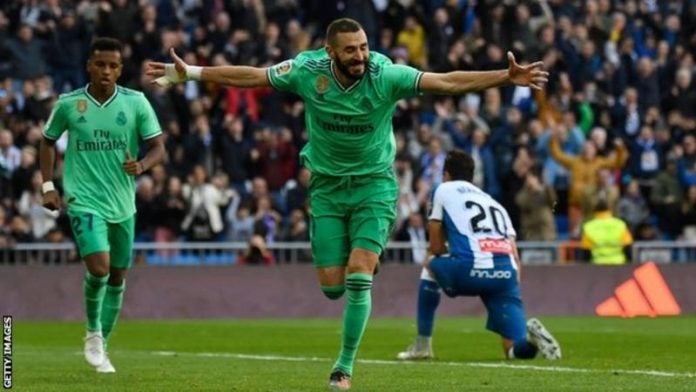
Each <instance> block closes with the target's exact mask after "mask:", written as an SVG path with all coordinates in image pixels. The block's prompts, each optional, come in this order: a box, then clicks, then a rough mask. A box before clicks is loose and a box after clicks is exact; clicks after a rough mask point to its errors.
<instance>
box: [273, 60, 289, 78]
mask: <svg viewBox="0 0 696 392" xmlns="http://www.w3.org/2000/svg"><path fill="white" fill-rule="evenodd" d="M274 68H275V75H276V76H283V75H285V74H288V73H290V70H292V60H286V61H283V62H282V63H280V64H278V65H276V66H275V67H274Z"/></svg>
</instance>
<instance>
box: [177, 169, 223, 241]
mask: <svg viewBox="0 0 696 392" xmlns="http://www.w3.org/2000/svg"><path fill="white" fill-rule="evenodd" d="M182 194H183V196H184V200H186V202H187V204H188V212H187V214H186V216H185V217H184V220H183V222H181V229H182V231H183V232H184V233H186V235H187V239H188V240H190V241H212V240H215V239H216V237H217V235H218V234H220V233H221V232H222V230H223V229H224V223H223V221H222V216H221V214H220V207H221V206H224V205H226V204H227V203H228V201H229V197H228V195H226V194H224V193H223V192H221V191H220V189H218V188H217V187H215V186H214V185H213V184H211V183H210V182H208V173H207V172H206V170H205V168H204V167H203V166H202V165H195V166H194V167H193V171H192V173H191V176H190V178H189V181H188V184H186V185H184V187H183V191H182Z"/></svg>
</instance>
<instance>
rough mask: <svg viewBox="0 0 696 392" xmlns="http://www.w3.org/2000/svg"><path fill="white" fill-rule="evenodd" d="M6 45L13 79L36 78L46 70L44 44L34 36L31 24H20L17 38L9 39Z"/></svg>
mask: <svg viewBox="0 0 696 392" xmlns="http://www.w3.org/2000/svg"><path fill="white" fill-rule="evenodd" d="M7 47H8V49H9V51H10V54H11V60H12V65H13V73H12V75H13V77H14V78H15V79H18V80H27V79H36V78H38V77H39V76H41V75H43V74H44V73H45V72H46V61H45V59H44V56H43V51H44V44H43V42H42V41H40V40H39V39H38V38H36V37H35V36H34V30H32V28H31V26H29V25H26V24H24V25H21V26H20V27H19V30H18V31H17V38H15V39H12V40H10V41H9V42H8V43H7Z"/></svg>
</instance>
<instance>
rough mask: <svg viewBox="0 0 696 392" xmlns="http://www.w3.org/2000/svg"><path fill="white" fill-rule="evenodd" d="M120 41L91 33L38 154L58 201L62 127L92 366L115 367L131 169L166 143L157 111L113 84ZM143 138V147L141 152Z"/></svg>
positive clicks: (149, 160) (130, 222)
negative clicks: (111, 352)
mask: <svg viewBox="0 0 696 392" xmlns="http://www.w3.org/2000/svg"><path fill="white" fill-rule="evenodd" d="M121 51H122V46H121V43H120V42H119V41H117V40H114V39H111V38H97V39H95V40H94V42H93V43H92V47H91V49H90V56H89V59H88V61H87V71H88V73H89V77H90V82H89V84H88V85H87V86H85V87H83V88H80V89H77V90H75V91H73V92H70V93H67V94H63V95H61V96H60V98H59V99H58V101H57V102H56V104H55V106H54V107H53V112H52V113H51V116H50V117H49V119H48V121H47V123H46V126H45V128H44V131H43V135H44V138H43V141H42V143H41V150H40V154H41V156H40V159H41V174H42V175H43V178H44V181H45V182H44V184H43V204H44V206H45V207H46V208H48V209H50V210H57V209H59V208H61V206H62V203H61V199H60V196H59V195H58V192H57V190H56V188H55V186H54V184H53V181H52V179H53V167H54V164H55V142H56V140H58V138H59V137H60V136H61V134H63V132H65V131H67V132H68V136H69V137H68V148H67V150H66V152H65V166H64V169H63V188H64V192H65V195H64V201H65V204H66V206H67V214H68V217H69V218H70V224H71V226H72V230H73V234H74V236H75V242H76V243H77V247H78V249H79V252H80V257H81V258H82V259H83V260H84V262H85V266H86V267H87V273H86V274H85V278H84V283H83V289H84V295H85V309H86V313H87V336H86V337H85V351H84V352H85V359H86V360H87V362H89V364H90V365H92V366H95V367H96V369H97V372H100V373H113V372H115V371H116V370H115V369H114V367H113V365H112V364H111V361H110V360H109V357H108V356H107V353H106V342H107V340H108V338H109V335H110V334H111V332H112V331H113V328H114V324H115V323H116V319H117V318H118V314H119V311H120V310H121V305H122V303H123V292H124V290H125V280H124V277H125V275H126V271H127V270H128V268H130V266H131V263H132V256H131V254H132V249H133V239H134V235H135V232H134V230H135V180H134V177H135V176H137V175H140V174H141V173H143V172H144V171H146V170H148V169H149V168H150V167H152V166H153V165H155V164H157V163H158V162H160V161H162V159H163V158H164V154H165V150H164V143H163V139H162V131H161V128H160V125H159V122H158V121H157V117H155V112H154V110H153V109H152V106H150V103H149V102H148V101H147V99H146V98H145V96H144V95H143V94H142V93H141V92H138V91H134V90H130V89H127V88H124V87H121V86H118V85H116V81H117V80H118V78H119V76H121V70H122V68H123V64H122V55H121ZM141 140H143V141H145V143H146V144H147V149H148V151H147V153H146V155H145V156H144V157H143V158H142V159H141V160H135V159H136V158H137V157H138V146H139V143H140V141H141Z"/></svg>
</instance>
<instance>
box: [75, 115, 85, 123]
mask: <svg viewBox="0 0 696 392" xmlns="http://www.w3.org/2000/svg"><path fill="white" fill-rule="evenodd" d="M77 122H79V123H84V122H87V120H86V119H85V116H80V118H78V119H77Z"/></svg>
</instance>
